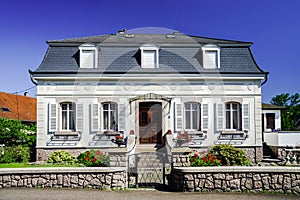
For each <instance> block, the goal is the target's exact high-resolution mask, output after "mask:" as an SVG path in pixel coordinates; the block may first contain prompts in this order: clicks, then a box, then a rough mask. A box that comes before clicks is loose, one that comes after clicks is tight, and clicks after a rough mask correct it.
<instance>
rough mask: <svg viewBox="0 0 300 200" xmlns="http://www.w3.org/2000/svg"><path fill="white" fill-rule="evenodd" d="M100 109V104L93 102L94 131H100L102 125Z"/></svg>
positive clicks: (92, 123) (92, 124)
mask: <svg viewBox="0 0 300 200" xmlns="http://www.w3.org/2000/svg"><path fill="white" fill-rule="evenodd" d="M99 113H100V109H99V104H91V119H92V120H91V126H92V127H91V129H92V132H95V131H99V129H100V128H99V127H100V126H99V125H100V117H99V116H100V114H99Z"/></svg>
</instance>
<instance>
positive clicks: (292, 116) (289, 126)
mask: <svg viewBox="0 0 300 200" xmlns="http://www.w3.org/2000/svg"><path fill="white" fill-rule="evenodd" d="M270 103H271V104H273V105H277V106H284V107H285V109H284V110H283V111H282V113H281V119H282V130H285V131H293V130H299V124H298V123H299V120H300V94H299V93H296V94H294V95H290V94H289V93H283V94H280V95H276V96H275V97H273V98H272V99H271V101H270Z"/></svg>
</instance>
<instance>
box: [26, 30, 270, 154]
mask: <svg viewBox="0 0 300 200" xmlns="http://www.w3.org/2000/svg"><path fill="white" fill-rule="evenodd" d="M149 38H150V39H149ZM170 38H171V39H170ZM93 39H94V40H93ZM86 41H88V42H86ZM191 41H192V42H191ZM251 44H252V43H247V42H237V41H229V40H218V39H208V38H201V37H194V38H192V39H191V37H187V36H184V35H180V34H174V35H172V37H169V36H168V35H167V36H166V35H132V37H130V38H128V37H125V36H124V35H115V36H111V37H110V38H109V39H108V40H106V41H103V38H102V37H101V36H97V37H95V38H88V39H85V38H83V39H80V38H79V39H70V40H63V41H53V42H49V45H50V46H51V48H49V50H48V52H47V54H46V57H45V59H44V61H43V62H42V64H41V66H40V67H39V68H38V69H37V70H36V71H34V72H31V74H32V77H33V79H34V80H35V81H37V84H38V86H37V104H38V106H37V118H38V120H37V149H38V152H41V151H47V150H54V149H58V148H64V149H69V150H70V149H71V150H72V149H89V148H103V149H107V148H115V147H117V145H116V144H114V143H113V142H112V141H111V139H114V138H115V136H116V135H120V134H121V135H122V136H123V137H124V138H127V136H128V135H129V134H134V135H135V137H136V144H137V147H138V146H142V145H158V146H163V145H165V134H167V133H168V132H171V133H172V135H173V141H175V146H171V148H176V147H181V144H179V141H180V137H179V136H180V135H181V134H183V133H187V134H188V135H189V138H191V140H189V141H187V142H185V143H184V145H182V146H184V147H189V148H207V147H210V146H213V145H216V144H233V145H235V146H239V147H243V148H245V149H252V150H251V151H252V154H255V155H254V156H256V154H257V153H256V152H258V151H257V150H256V149H257V148H258V149H261V147H262V113H261V85H262V82H263V81H264V80H265V77H266V75H267V73H265V72H263V71H262V70H261V69H260V68H259V67H258V66H257V65H256V63H255V61H254V59H253V56H252V55H251V52H250V49H249V47H250V45H251ZM236 47H238V48H236ZM57 55H59V56H57Z"/></svg>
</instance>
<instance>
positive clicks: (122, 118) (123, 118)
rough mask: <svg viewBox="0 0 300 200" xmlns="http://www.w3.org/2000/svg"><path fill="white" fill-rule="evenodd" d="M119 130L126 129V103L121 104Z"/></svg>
mask: <svg viewBox="0 0 300 200" xmlns="http://www.w3.org/2000/svg"><path fill="white" fill-rule="evenodd" d="M118 119H119V123H118V125H119V127H118V128H119V130H125V129H126V105H125V104H119V118H118Z"/></svg>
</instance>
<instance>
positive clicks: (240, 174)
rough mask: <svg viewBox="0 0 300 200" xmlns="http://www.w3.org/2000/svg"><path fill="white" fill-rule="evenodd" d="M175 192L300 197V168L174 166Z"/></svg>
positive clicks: (173, 185)
mask: <svg viewBox="0 0 300 200" xmlns="http://www.w3.org/2000/svg"><path fill="white" fill-rule="evenodd" d="M171 179H172V180H171V182H172V183H173V184H172V187H173V189H174V190H175V191H198V192H209V191H223V192H263V191H264V192H265V191H267V192H280V193H297V194H300V168H299V167H293V168H292V167H175V168H174V169H173V171H172V175H171Z"/></svg>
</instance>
